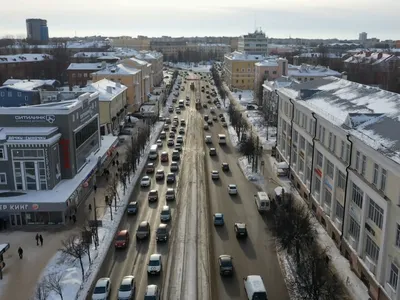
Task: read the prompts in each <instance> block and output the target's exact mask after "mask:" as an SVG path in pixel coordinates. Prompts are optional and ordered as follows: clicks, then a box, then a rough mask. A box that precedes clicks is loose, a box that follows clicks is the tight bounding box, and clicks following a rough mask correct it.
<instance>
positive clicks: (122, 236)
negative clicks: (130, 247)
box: [117, 235, 126, 241]
mask: <svg viewBox="0 0 400 300" xmlns="http://www.w3.org/2000/svg"><path fill="white" fill-rule="evenodd" d="M125 239H126V238H125V235H119V236H117V241H125Z"/></svg>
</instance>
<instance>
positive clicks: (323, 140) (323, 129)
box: [321, 127, 325, 145]
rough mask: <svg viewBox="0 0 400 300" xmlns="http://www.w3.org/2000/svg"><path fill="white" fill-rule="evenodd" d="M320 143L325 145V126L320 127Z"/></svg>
mask: <svg viewBox="0 0 400 300" xmlns="http://www.w3.org/2000/svg"><path fill="white" fill-rule="evenodd" d="M321 143H322V145H325V127H322V141H321Z"/></svg>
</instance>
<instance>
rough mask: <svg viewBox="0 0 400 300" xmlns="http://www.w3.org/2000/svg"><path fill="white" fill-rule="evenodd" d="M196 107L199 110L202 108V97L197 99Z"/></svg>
mask: <svg viewBox="0 0 400 300" xmlns="http://www.w3.org/2000/svg"><path fill="white" fill-rule="evenodd" d="M196 109H197V110H199V109H201V102H200V99H196Z"/></svg>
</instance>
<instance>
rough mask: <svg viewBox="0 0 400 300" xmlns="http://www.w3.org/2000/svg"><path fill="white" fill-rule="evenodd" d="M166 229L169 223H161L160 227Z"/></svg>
mask: <svg viewBox="0 0 400 300" xmlns="http://www.w3.org/2000/svg"><path fill="white" fill-rule="evenodd" d="M160 228H161V229H166V228H167V224H164V223H161V224H160V225H158V229H160Z"/></svg>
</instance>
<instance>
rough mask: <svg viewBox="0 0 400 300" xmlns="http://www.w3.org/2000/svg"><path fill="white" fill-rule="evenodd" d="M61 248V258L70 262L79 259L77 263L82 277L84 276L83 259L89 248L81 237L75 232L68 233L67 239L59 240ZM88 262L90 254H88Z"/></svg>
mask: <svg viewBox="0 0 400 300" xmlns="http://www.w3.org/2000/svg"><path fill="white" fill-rule="evenodd" d="M61 243H62V246H63V247H62V248H61V249H60V251H61V259H62V260H67V261H70V262H72V263H75V262H76V261H79V265H80V267H81V273H82V279H84V277H85V268H84V266H83V259H84V257H85V256H86V255H88V254H89V253H88V252H89V248H88V247H87V245H85V243H84V242H83V240H82V237H81V236H79V235H77V234H72V235H70V236H69V237H68V238H67V239H65V240H64V241H62V242H61ZM89 262H90V263H91V261H90V256H89Z"/></svg>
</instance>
